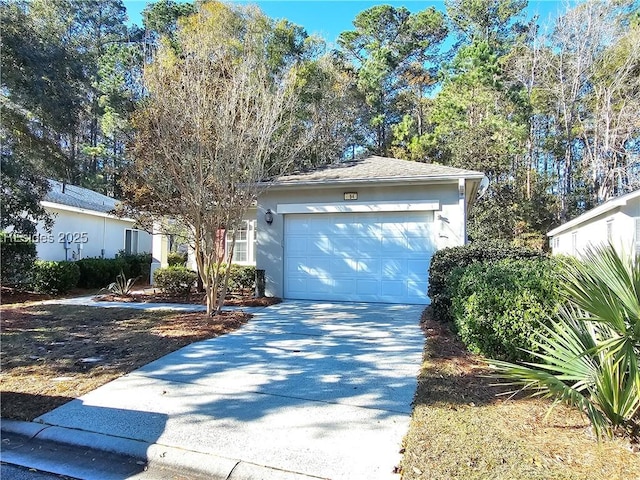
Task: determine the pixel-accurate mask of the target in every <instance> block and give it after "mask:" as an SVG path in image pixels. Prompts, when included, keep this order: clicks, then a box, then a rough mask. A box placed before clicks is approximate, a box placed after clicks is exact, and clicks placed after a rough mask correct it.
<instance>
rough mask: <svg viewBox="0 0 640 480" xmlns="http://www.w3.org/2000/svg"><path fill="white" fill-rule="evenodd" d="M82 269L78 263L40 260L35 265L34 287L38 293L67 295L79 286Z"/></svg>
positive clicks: (33, 274) (33, 273)
mask: <svg viewBox="0 0 640 480" xmlns="http://www.w3.org/2000/svg"><path fill="white" fill-rule="evenodd" d="M79 278H80V269H79V268H78V265H77V263H76V262H48V261H42V260H38V261H36V262H35V263H34V265H33V270H32V286H33V289H34V290H35V291H36V292H43V293H55V294H60V293H67V292H68V291H69V290H71V289H72V288H75V287H76V286H77V285H78V280H79Z"/></svg>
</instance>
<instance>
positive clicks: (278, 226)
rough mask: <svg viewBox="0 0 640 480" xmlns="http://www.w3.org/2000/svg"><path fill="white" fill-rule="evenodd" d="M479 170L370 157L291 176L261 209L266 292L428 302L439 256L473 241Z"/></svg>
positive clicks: (259, 247)
mask: <svg viewBox="0 0 640 480" xmlns="http://www.w3.org/2000/svg"><path fill="white" fill-rule="evenodd" d="M482 179H483V174H482V173H481V172H474V171H470V170H463V169H459V168H453V167H448V166H444V165H438V164H434V163H421V162H412V161H408V160H400V159H397V158H387V157H378V156H372V157H367V158H359V159H352V160H345V161H342V162H338V163H335V164H331V165H325V166H322V167H318V168H315V169H312V170H307V171H304V170H301V171H298V172H293V173H291V174H288V175H283V176H280V177H277V178H274V179H273V180H270V181H269V182H266V183H265V184H264V190H263V191H262V192H261V193H260V195H259V197H258V202H257V205H256V207H257V208H256V268H258V269H260V270H264V272H265V273H264V275H265V293H266V295H268V296H274V297H280V298H285V299H296V300H312V301H323V300H327V301H346V302H379V303H398V304H414V305H423V304H428V303H429V301H430V299H429V298H428V297H427V290H428V287H429V276H428V269H429V263H430V260H431V257H432V256H433V254H434V253H435V252H437V251H438V250H440V249H442V248H446V247H455V246H458V245H464V244H465V242H466V241H467V233H466V232H467V231H466V221H467V211H468V208H469V206H470V205H471V204H472V203H473V200H474V199H475V198H476V193H477V192H478V189H479V185H480V182H481V180H482Z"/></svg>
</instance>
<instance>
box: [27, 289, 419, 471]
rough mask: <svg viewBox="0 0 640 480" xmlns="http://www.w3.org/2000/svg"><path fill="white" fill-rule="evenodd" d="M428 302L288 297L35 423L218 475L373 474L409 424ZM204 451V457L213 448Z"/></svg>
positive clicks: (389, 458)
mask: <svg viewBox="0 0 640 480" xmlns="http://www.w3.org/2000/svg"><path fill="white" fill-rule="evenodd" d="M422 310H423V306H418V305H411V306H409V305H382V304H355V303H351V304H350V303H317V302H314V303H311V302H300V301H295V302H293V301H288V302H285V303H283V304H280V305H275V306H272V307H268V308H265V309H262V310H260V311H258V312H256V313H255V314H254V315H255V316H254V318H253V320H252V321H251V322H250V323H249V324H248V325H247V326H245V327H244V328H242V329H241V330H239V331H236V332H234V333H231V334H229V335H224V336H222V337H219V338H215V339H211V340H207V341H203V342H198V343H195V344H192V345H190V346H188V347H185V348H183V349H181V350H179V351H176V352H174V353H172V354H170V355H167V356H165V357H163V358H161V359H159V360H157V361H155V362H153V363H150V364H149V365H146V366H145V367H143V368H141V369H139V370H137V371H135V372H132V373H131V374H129V375H126V376H124V377H122V378H120V379H118V380H116V381H113V382H111V383H109V384H107V385H104V386H103V387H100V388H98V389H97V390H95V391H93V392H91V393H89V394H87V395H85V396H83V397H81V398H80V399H77V400H74V401H72V402H70V403H68V404H66V405H64V406H62V407H60V408H58V409H56V410H54V411H52V412H50V413H48V414H45V415H43V416H42V417H40V418H38V419H37V420H36V422H41V423H44V424H45V425H47V426H50V427H49V428H46V429H45V430H44V431H43V432H41V433H40V435H39V436H40V438H50V439H54V440H58V441H68V442H72V443H74V442H75V443H76V444H87V445H90V446H94V447H95V446H98V447H100V448H104V449H108V450H112V451H120V452H121V453H129V454H134V455H145V456H146V457H147V458H148V459H149V461H150V462H167V463H168V464H173V465H174V466H178V467H179V468H183V469H185V471H186V470H188V469H193V470H195V471H199V472H207V475H209V476H210V478H231V479H232V478H252V479H253V478H265V479H266V478H282V479H285V478H292V479H293V478H306V476H308V477H312V478H314V477H315V478H330V479H349V480H358V479H362V480H371V479H377V478H397V476H395V475H393V474H392V471H393V468H394V466H395V465H397V464H398V462H399V460H400V458H401V455H400V454H399V450H400V448H401V441H402V439H403V436H404V435H405V434H406V432H407V428H408V425H409V418H410V414H411V401H412V399H413V394H414V392H415V389H416V375H417V374H418V370H419V367H420V362H421V355H422V348H423V344H424V337H423V335H422V333H421V331H420V329H419V326H418V321H419V318H420V313H421V312H422ZM203 454H204V455H203Z"/></svg>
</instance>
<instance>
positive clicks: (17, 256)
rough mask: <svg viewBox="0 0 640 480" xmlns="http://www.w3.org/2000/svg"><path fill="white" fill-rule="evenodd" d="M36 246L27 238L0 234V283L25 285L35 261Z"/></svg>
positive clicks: (15, 285) (14, 285)
mask: <svg viewBox="0 0 640 480" xmlns="http://www.w3.org/2000/svg"><path fill="white" fill-rule="evenodd" d="M36 258H37V252H36V245H35V244H34V243H33V242H32V241H30V240H29V239H28V238H27V237H20V236H16V235H12V234H6V233H4V232H0V283H2V285H4V286H13V287H17V286H20V285H26V284H27V283H28V282H29V276H30V275H31V270H32V269H33V264H34V262H35V261H36Z"/></svg>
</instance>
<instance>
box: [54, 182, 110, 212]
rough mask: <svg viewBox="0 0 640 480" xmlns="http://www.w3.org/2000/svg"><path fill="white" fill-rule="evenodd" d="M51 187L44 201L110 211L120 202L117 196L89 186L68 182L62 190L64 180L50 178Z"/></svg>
mask: <svg viewBox="0 0 640 480" xmlns="http://www.w3.org/2000/svg"><path fill="white" fill-rule="evenodd" d="M49 185H50V187H51V189H50V190H49V192H48V193H47V194H46V195H45V197H44V201H45V202H51V203H57V204H59V205H67V206H69V207H76V208H82V209H83V210H93V211H94V212H101V213H109V212H110V211H112V210H113V209H114V208H115V207H116V205H117V204H118V200H116V199H115V198H111V197H107V196H106V195H102V194H101V193H98V192H94V191H93V190H89V189H88V188H82V187H77V186H75V185H69V184H66V185H65V186H64V192H63V191H62V182H58V181H57V180H49Z"/></svg>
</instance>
